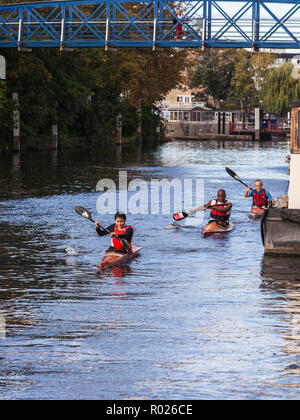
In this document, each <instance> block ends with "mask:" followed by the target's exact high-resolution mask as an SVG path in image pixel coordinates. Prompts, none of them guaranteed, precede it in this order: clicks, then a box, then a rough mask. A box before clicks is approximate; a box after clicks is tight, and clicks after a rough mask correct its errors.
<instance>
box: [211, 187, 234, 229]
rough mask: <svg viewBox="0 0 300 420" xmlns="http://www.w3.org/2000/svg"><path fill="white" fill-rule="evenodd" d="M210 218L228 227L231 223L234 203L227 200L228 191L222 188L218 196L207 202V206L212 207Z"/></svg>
mask: <svg viewBox="0 0 300 420" xmlns="http://www.w3.org/2000/svg"><path fill="white" fill-rule="evenodd" d="M211 206H212V209H211V212H210V218H211V220H210V221H209V223H211V222H217V223H218V224H219V225H221V226H224V227H227V226H228V224H229V217H230V214H231V208H232V203H230V202H229V201H228V200H226V191H225V190H223V189H220V190H219V191H218V194H217V198H216V199H214V200H210V201H209V202H208V203H207V204H205V208H207V207H211Z"/></svg>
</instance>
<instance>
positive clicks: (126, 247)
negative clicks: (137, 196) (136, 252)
mask: <svg viewBox="0 0 300 420" xmlns="http://www.w3.org/2000/svg"><path fill="white" fill-rule="evenodd" d="M95 225H96V232H97V233H98V235H99V236H104V235H107V234H108V232H107V231H106V230H104V229H102V228H101V226H100V222H98V221H96V222H95ZM107 230H108V231H109V232H111V234H110V236H111V246H110V247H109V248H108V250H107V251H117V252H121V253H128V254H129V253H132V246H131V241H132V237H133V233H134V230H133V227H132V226H127V225H126V214H124V213H121V212H117V213H116V214H115V223H113V224H112V225H110V226H108V228H107Z"/></svg>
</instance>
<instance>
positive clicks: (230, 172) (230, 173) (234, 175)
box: [225, 168, 254, 191]
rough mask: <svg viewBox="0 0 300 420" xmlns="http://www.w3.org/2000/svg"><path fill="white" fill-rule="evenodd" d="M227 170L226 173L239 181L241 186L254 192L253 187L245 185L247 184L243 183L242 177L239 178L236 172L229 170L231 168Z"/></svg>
mask: <svg viewBox="0 0 300 420" xmlns="http://www.w3.org/2000/svg"><path fill="white" fill-rule="evenodd" d="M225 170H226V172H227V173H228V174H229V175H230V176H232V178H234V179H235V180H236V181H238V182H240V183H241V184H243V185H245V187H247V188H250V190H251V191H254V190H253V189H252V188H251V187H249V185H247V184H245V182H243V181H242V180H241V179H240V177H239V176H238V175H237V174H236V173H235V172H233V171H232V170H231V169H229V168H225Z"/></svg>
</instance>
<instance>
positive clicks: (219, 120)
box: [217, 111, 221, 134]
mask: <svg viewBox="0 0 300 420" xmlns="http://www.w3.org/2000/svg"><path fill="white" fill-rule="evenodd" d="M217 134H221V113H220V112H219V111H218V133H217Z"/></svg>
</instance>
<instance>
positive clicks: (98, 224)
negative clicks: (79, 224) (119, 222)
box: [95, 222, 115, 236]
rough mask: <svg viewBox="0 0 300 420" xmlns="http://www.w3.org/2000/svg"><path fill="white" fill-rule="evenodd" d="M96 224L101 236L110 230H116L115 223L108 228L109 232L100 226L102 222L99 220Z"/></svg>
mask: <svg viewBox="0 0 300 420" xmlns="http://www.w3.org/2000/svg"><path fill="white" fill-rule="evenodd" d="M95 225H96V232H97V233H98V235H99V236H104V235H108V233H109V232H111V233H112V232H113V231H114V230H115V224H114V223H113V224H112V225H110V226H108V227H107V228H106V229H107V230H108V231H109V232H107V231H106V230H104V229H103V228H102V227H101V226H100V223H99V222H95Z"/></svg>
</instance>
